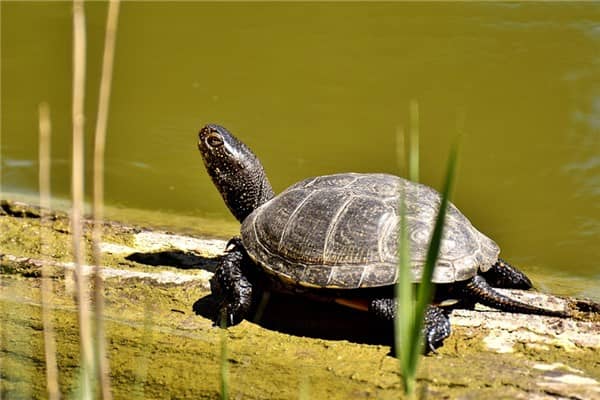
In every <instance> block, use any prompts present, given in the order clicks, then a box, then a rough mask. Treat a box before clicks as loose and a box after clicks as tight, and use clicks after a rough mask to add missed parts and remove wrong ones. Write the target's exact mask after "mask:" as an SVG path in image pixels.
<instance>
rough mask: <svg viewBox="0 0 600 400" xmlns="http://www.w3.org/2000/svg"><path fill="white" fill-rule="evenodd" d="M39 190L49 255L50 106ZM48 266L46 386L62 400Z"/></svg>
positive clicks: (43, 129) (43, 125) (43, 244)
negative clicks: (47, 231) (47, 226)
mask: <svg viewBox="0 0 600 400" xmlns="http://www.w3.org/2000/svg"><path fill="white" fill-rule="evenodd" d="M39 131H40V138H39V155H38V158H39V185H40V186H39V187H40V215H41V220H40V254H42V255H44V254H46V248H47V246H48V243H47V239H46V238H45V237H44V234H43V232H44V231H43V228H44V227H45V226H46V225H47V224H48V214H49V211H50V148H51V147H50V137H51V133H52V126H51V123H50V108H49V107H48V104H46V103H41V104H40V106H39ZM48 268H49V267H48V265H46V264H45V263H44V264H43V265H42V285H41V286H42V287H41V292H40V299H41V303H42V325H43V327H44V354H45V358H46V387H47V390H48V399H49V400H58V399H60V391H59V385H58V369H57V366H56V342H55V337H54V324H53V323H52V312H51V310H52V302H53V301H52V300H53V288H52V280H51V278H50V276H49V271H48Z"/></svg>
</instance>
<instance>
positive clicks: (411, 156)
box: [408, 100, 419, 182]
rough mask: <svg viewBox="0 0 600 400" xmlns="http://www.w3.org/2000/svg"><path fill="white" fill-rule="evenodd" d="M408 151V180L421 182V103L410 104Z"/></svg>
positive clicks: (412, 101)
mask: <svg viewBox="0 0 600 400" xmlns="http://www.w3.org/2000/svg"><path fill="white" fill-rule="evenodd" d="M409 145H410V148H409V151H408V179H410V180H411V181H413V182H419V103H418V102H417V101H416V100H411V102H410V138H409Z"/></svg>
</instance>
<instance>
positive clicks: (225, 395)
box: [219, 318, 229, 400]
mask: <svg viewBox="0 0 600 400" xmlns="http://www.w3.org/2000/svg"><path fill="white" fill-rule="evenodd" d="M226 328H227V326H226V324H225V318H221V365H220V367H221V368H220V370H219V375H220V381H221V400H227V399H229V364H228V362H227V357H228V356H227V329H226Z"/></svg>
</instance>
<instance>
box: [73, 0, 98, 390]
mask: <svg viewBox="0 0 600 400" xmlns="http://www.w3.org/2000/svg"><path fill="white" fill-rule="evenodd" d="M85 52H86V35H85V11H84V8H83V1H82V0H73V107H72V118H73V160H72V169H73V170H72V181H71V192H72V193H71V194H72V203H73V204H72V207H71V208H72V211H71V232H72V235H73V258H74V261H75V287H76V295H77V308H78V316H79V336H80V351H81V369H80V388H79V397H80V398H81V399H84V400H85V399H91V398H92V392H93V386H92V379H91V377H92V376H93V373H92V371H93V360H94V357H93V344H92V332H91V320H90V302H89V300H90V299H89V295H88V280H87V277H86V276H85V274H84V271H83V264H84V261H85V256H84V247H83V223H82V218H83V189H84V186H83V184H84V162H83V157H84V156H83V154H84V147H83V146H84V100H85Z"/></svg>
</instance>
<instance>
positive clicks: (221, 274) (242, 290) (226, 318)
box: [210, 238, 254, 327]
mask: <svg viewBox="0 0 600 400" xmlns="http://www.w3.org/2000/svg"><path fill="white" fill-rule="evenodd" d="M251 263H252V260H250V258H249V257H248V255H247V254H246V251H245V250H244V246H243V245H242V241H241V240H240V238H233V239H231V240H230V241H229V242H228V243H227V250H226V253H225V255H224V256H223V257H222V258H221V261H220V263H219V266H218V267H217V269H216V271H215V274H214V275H213V277H212V278H211V279H210V289H211V292H212V294H213V295H214V296H215V297H216V298H217V299H218V301H219V309H218V313H217V315H216V317H215V321H214V322H215V325H219V326H222V327H226V326H231V325H236V324H238V323H240V322H241V321H242V320H243V319H244V318H245V317H246V316H247V315H248V313H249V311H250V309H251V308H252V305H253V303H254V301H253V292H254V291H253V284H252V281H251V277H250V273H249V268H248V267H249V266H250V265H251Z"/></svg>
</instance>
